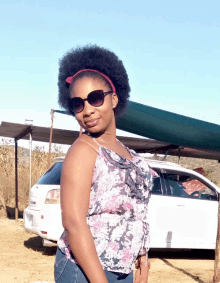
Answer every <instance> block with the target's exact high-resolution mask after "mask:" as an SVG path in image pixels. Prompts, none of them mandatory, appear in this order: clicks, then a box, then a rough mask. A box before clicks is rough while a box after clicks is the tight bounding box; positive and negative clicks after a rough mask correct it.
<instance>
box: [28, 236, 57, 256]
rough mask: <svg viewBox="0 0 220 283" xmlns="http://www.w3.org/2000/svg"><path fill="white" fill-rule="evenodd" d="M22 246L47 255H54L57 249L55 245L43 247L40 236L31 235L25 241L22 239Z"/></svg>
mask: <svg viewBox="0 0 220 283" xmlns="http://www.w3.org/2000/svg"><path fill="white" fill-rule="evenodd" d="M24 246H25V247H26V248H28V249H32V250H33V251H36V252H40V253H42V254H43V255H48V256H54V255H55V254H56V250H57V247H44V246H43V245H42V238H41V237H40V236H36V237H31V238H29V239H28V240H27V241H24Z"/></svg>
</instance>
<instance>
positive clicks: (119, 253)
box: [55, 45, 153, 283]
mask: <svg viewBox="0 0 220 283" xmlns="http://www.w3.org/2000/svg"><path fill="white" fill-rule="evenodd" d="M58 86H59V104H60V105H61V107H63V108H65V109H66V110H68V111H70V112H71V113H72V115H73V116H75V118H76V120H77V121H78V123H79V125H80V126H81V127H82V128H83V129H84V130H85V132H84V133H83V134H82V135H81V136H80V137H79V138H78V139H77V140H76V141H75V142H74V143H73V144H72V146H71V147H70V149H69V151H68V153H67V155H66V158H65V161H64V164H63V169H62V178H61V208H62V222H63V227H64V229H65V231H64V233H63V234H62V236H61V238H60V240H59V242H58V250H57V255H56V262H55V281H56V282H57V283H64V282H68V283H69V282H73V283H75V282H92V283H93V282H94V283H99V282H100V283H105V282H118V281H119V280H120V282H121V283H122V282H130V283H131V282H133V272H132V270H133V268H134V265H135V264H136V267H138V270H137V272H136V278H135V282H137V283H145V282H147V277H148V269H149V263H148V261H147V251H148V248H149V246H148V224H147V221H146V215H147V206H148V200H149V197H150V191H151V186H152V178H153V177H152V172H153V171H152V170H151V169H150V168H149V166H148V164H147V162H146V161H145V160H144V159H143V158H141V157H140V156H138V155H137V154H136V153H135V152H134V151H132V150H129V149H128V148H126V147H125V146H124V145H123V144H121V143H120V142H119V141H118V140H117V138H116V123H115V118H116V117H118V116H119V115H120V114H121V113H122V112H123V111H124V109H125V108H126V105H127V101H128V98H129V92H130V87H129V82H128V76H127V73H126V70H125V68H124V66H123V63H122V62H121V61H120V60H119V59H118V57H117V56H116V55H115V54H114V53H113V52H111V51H109V50H107V49H104V48H100V47H98V46H96V45H94V46H85V47H82V48H77V49H73V50H71V51H70V52H69V53H67V54H66V55H65V56H64V57H63V58H62V59H61V61H60V69H59V82H58Z"/></svg>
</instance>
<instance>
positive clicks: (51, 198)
mask: <svg viewBox="0 0 220 283" xmlns="http://www.w3.org/2000/svg"><path fill="white" fill-rule="evenodd" d="M45 203H49V204H52V203H60V190H51V191H49V192H48V194H47V197H46V201H45Z"/></svg>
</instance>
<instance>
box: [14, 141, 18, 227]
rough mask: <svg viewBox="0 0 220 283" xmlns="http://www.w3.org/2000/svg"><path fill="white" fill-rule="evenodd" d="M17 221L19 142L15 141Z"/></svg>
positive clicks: (16, 207) (16, 210)
mask: <svg viewBox="0 0 220 283" xmlns="http://www.w3.org/2000/svg"><path fill="white" fill-rule="evenodd" d="M15 220H16V221H18V141H17V140H15Z"/></svg>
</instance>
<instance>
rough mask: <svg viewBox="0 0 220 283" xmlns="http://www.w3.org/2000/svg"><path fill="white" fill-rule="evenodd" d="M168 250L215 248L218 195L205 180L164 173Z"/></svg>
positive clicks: (190, 175) (189, 175)
mask: <svg viewBox="0 0 220 283" xmlns="http://www.w3.org/2000/svg"><path fill="white" fill-rule="evenodd" d="M162 179H163V185H164V188H163V190H164V194H165V196H164V201H165V202H166V207H167V209H166V211H165V212H164V215H163V218H166V219H167V221H165V223H164V224H163V227H162V228H161V230H164V225H168V226H167V238H166V241H167V246H169V247H172V248H206V249H209V248H215V241H216V233H217V214H218V201H217V199H218V194H217V192H216V191H215V190H214V188H212V187H211V186H210V185H209V184H208V183H206V182H205V179H203V178H199V177H198V176H196V175H194V174H192V173H186V172H180V171H175V170H163V171H162Z"/></svg>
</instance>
